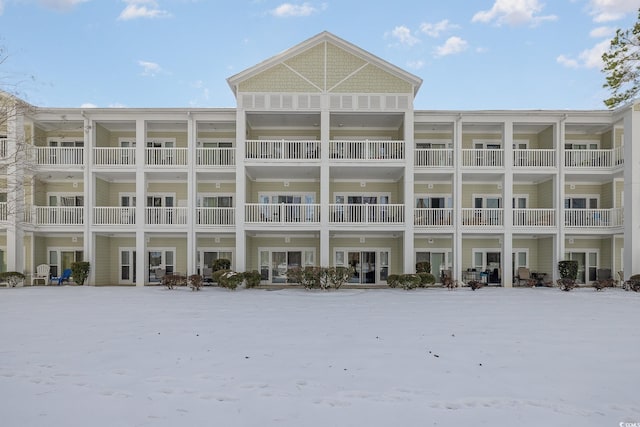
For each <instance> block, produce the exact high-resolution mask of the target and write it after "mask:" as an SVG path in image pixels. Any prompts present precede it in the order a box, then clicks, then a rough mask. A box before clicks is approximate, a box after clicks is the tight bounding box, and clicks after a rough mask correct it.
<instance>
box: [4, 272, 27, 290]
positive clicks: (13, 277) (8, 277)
mask: <svg viewBox="0 0 640 427" xmlns="http://www.w3.org/2000/svg"><path fill="white" fill-rule="evenodd" d="M24 278H25V277H24V274H22V273H20V272H17V271H5V272H4V273H0V282H7V283H8V284H9V286H10V287H12V288H15V287H16V286H18V284H19V283H20V282H23V281H24Z"/></svg>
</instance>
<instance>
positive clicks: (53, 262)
mask: <svg viewBox="0 0 640 427" xmlns="http://www.w3.org/2000/svg"><path fill="white" fill-rule="evenodd" d="M48 252H49V265H50V266H51V270H50V273H51V276H52V277H57V276H60V275H61V274H62V272H63V271H64V270H66V269H68V268H71V264H73V263H74V262H79V261H82V260H83V259H84V252H83V251H78V250H75V249H74V248H68V249H67V248H64V249H49V250H48Z"/></svg>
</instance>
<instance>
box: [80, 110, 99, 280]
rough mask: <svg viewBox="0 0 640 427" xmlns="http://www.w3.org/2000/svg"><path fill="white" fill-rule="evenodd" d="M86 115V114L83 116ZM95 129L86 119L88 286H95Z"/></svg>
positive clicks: (85, 257)
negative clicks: (89, 265) (93, 170)
mask: <svg viewBox="0 0 640 427" xmlns="http://www.w3.org/2000/svg"><path fill="white" fill-rule="evenodd" d="M83 115H84V114H83ZM95 135H96V133H95V129H94V123H93V121H92V120H91V119H89V118H88V117H86V116H85V117H84V148H83V151H84V152H83V159H84V171H83V172H84V174H83V182H84V217H83V218H84V238H83V239H82V241H83V245H84V247H83V253H84V261H88V262H89V263H90V264H91V269H90V270H89V277H87V281H86V282H85V283H86V284H87V285H95V269H96V259H95V244H94V236H93V231H92V229H93V207H94V206H95V205H96V200H95V198H96V183H95V176H93V173H92V169H93V168H92V165H93V147H95Z"/></svg>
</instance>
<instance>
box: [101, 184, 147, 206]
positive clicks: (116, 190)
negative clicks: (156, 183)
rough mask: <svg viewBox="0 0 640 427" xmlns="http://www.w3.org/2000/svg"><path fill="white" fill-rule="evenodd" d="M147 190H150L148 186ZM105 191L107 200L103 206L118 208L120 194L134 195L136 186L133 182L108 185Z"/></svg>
mask: <svg viewBox="0 0 640 427" xmlns="http://www.w3.org/2000/svg"><path fill="white" fill-rule="evenodd" d="M149 188H151V185H149ZM107 191H108V197H109V199H108V201H107V203H106V205H103V206H120V193H133V194H134V195H135V192H136V184H135V182H131V183H129V182H116V183H109V187H108V190H107Z"/></svg>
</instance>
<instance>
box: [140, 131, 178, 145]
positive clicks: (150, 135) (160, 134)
mask: <svg viewBox="0 0 640 427" xmlns="http://www.w3.org/2000/svg"><path fill="white" fill-rule="evenodd" d="M147 138H148V139H153V138H159V139H165V138H166V139H175V141H176V144H175V147H176V148H186V147H188V144H187V133H186V132H147Z"/></svg>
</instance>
